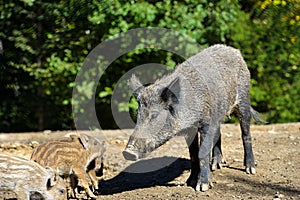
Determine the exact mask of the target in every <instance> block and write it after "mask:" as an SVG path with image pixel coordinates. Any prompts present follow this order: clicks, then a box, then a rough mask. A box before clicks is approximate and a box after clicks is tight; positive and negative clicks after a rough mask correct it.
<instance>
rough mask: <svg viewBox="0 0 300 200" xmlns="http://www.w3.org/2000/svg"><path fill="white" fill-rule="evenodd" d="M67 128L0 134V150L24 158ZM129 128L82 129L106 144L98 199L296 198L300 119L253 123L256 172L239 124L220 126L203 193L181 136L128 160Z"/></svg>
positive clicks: (299, 172)
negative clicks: (191, 180)
mask: <svg viewBox="0 0 300 200" xmlns="http://www.w3.org/2000/svg"><path fill="white" fill-rule="evenodd" d="M69 132H71V131H64V132H51V131H44V132H38V133H14V134H0V153H5V154H10V155H16V156H20V157H24V158H27V159H28V158H29V157H30V155H31V153H32V151H33V150H34V148H36V146H37V145H38V144H39V143H41V142H43V141H45V140H47V139H50V138H55V137H59V136H62V135H65V134H67V133H69ZM130 132H131V130H122V131H121V130H115V131H110V130H108V131H92V132H85V133H87V134H89V135H93V136H95V137H97V138H99V139H100V140H103V139H104V140H106V143H107V150H106V153H105V161H104V165H105V167H104V168H105V170H104V180H103V181H101V182H100V192H101V194H99V196H98V199H110V200H111V199H112V200H117V199H118V200H119V199H120V200H121V199H128V200H129V199H130V200H131V199H161V200H162V199H222V200H227V199H230V200H231V199H274V200H279V199H300V123H291V124H276V125H253V126H251V132H252V138H253V150H254V156H255V159H256V163H257V167H256V170H257V173H256V174H255V175H247V174H246V173H245V172H244V167H243V146H242V140H241V134H240V129H239V126H238V125H235V124H225V125H223V126H222V148H223V155H224V158H225V160H226V164H225V166H224V167H223V169H221V170H220V169H219V170H217V171H214V172H213V173H212V176H213V188H212V189H210V190H209V191H207V192H196V191H195V190H194V189H193V188H191V187H188V186H186V185H185V181H186V179H187V178H188V176H189V171H190V161H189V156H188V146H187V144H186V143H185V140H184V139H183V137H175V138H173V139H172V140H170V141H169V142H167V144H165V145H164V146H162V147H161V148H159V149H158V150H156V151H155V152H153V153H152V154H151V156H150V157H148V158H147V159H144V160H140V161H137V162H130V161H126V160H125V159H124V158H123V156H122V150H123V149H124V147H125V145H126V143H127V140H128V137H129V134H130ZM0 199H4V198H3V197H1V196H0Z"/></svg>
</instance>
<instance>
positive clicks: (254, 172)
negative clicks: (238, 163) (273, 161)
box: [246, 167, 256, 174]
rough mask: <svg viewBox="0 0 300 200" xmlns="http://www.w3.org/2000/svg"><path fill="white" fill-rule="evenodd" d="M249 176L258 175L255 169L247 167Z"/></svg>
mask: <svg viewBox="0 0 300 200" xmlns="http://www.w3.org/2000/svg"><path fill="white" fill-rule="evenodd" d="M246 173H247V174H256V170H255V168H254V167H246Z"/></svg>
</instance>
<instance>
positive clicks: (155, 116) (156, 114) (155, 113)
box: [151, 112, 159, 119]
mask: <svg viewBox="0 0 300 200" xmlns="http://www.w3.org/2000/svg"><path fill="white" fill-rule="evenodd" d="M158 114H159V113H158V112H152V113H151V119H155V118H157V116H158Z"/></svg>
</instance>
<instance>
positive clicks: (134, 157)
mask: <svg viewBox="0 0 300 200" xmlns="http://www.w3.org/2000/svg"><path fill="white" fill-rule="evenodd" d="M123 156H124V158H125V159H126V160H132V161H136V160H137V159H138V155H137V153H135V152H133V151H130V150H125V151H123Z"/></svg>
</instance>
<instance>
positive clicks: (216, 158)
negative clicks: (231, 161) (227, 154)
mask: <svg viewBox="0 0 300 200" xmlns="http://www.w3.org/2000/svg"><path fill="white" fill-rule="evenodd" d="M214 144H215V145H214V148H213V152H212V165H211V170H212V171H215V170H216V169H217V168H219V169H222V164H223V163H224V161H223V156H222V150H221V131H220V127H218V130H217V134H216V136H215V138H214Z"/></svg>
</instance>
